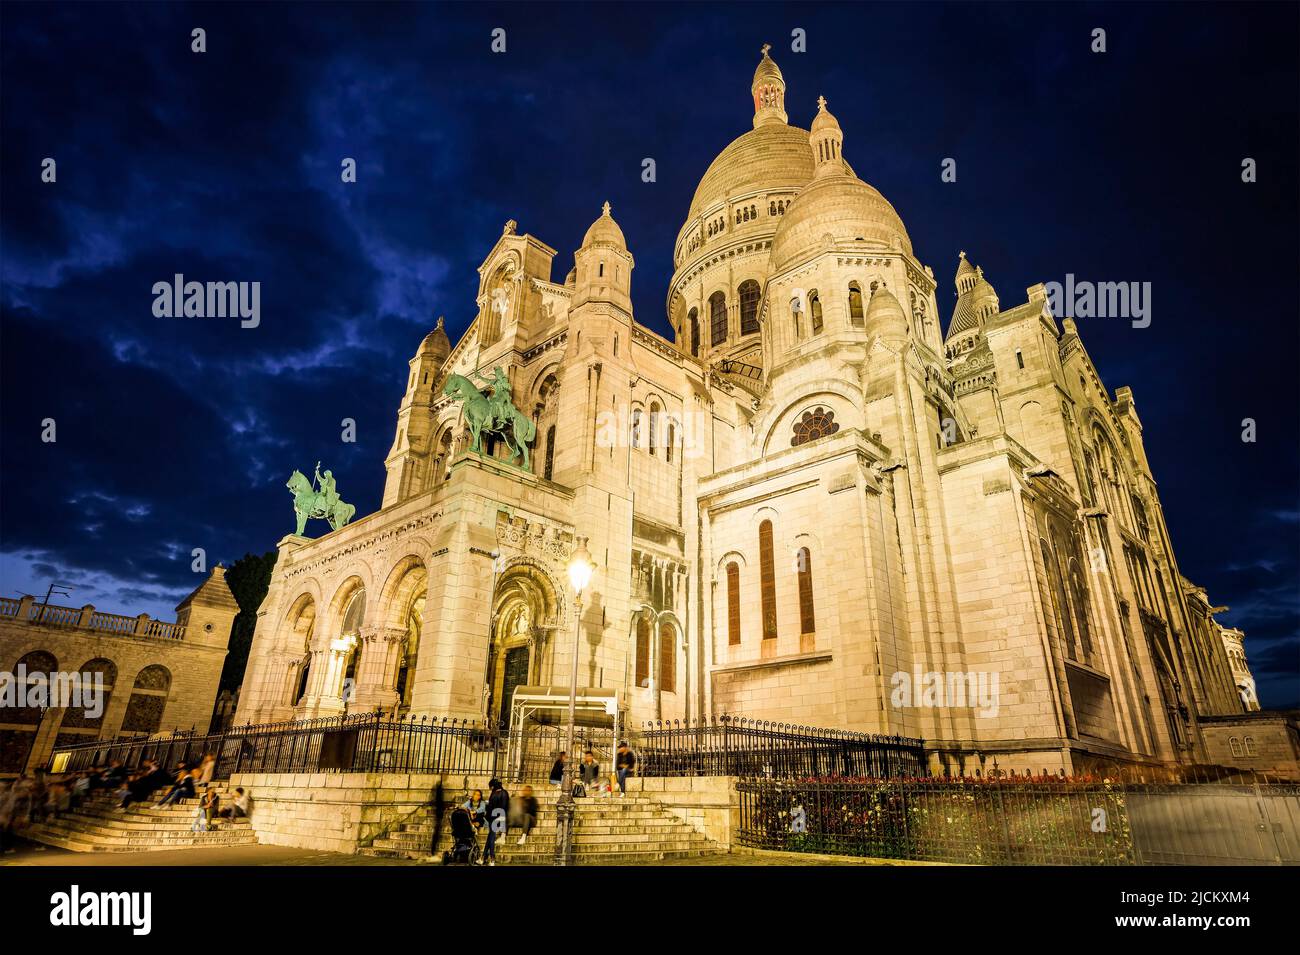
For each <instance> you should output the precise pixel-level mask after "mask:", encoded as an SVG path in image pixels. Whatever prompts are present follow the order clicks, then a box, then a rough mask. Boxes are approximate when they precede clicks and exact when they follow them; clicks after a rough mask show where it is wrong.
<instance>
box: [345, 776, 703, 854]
mask: <svg viewBox="0 0 1300 955" xmlns="http://www.w3.org/2000/svg"><path fill="white" fill-rule="evenodd" d="M509 788H510V789H511V792H512V793H513V792H515V791H516V790H517V788H518V784H516V785H514V786H512V787H509ZM533 794H534V795H535V796H536V797H537V802H538V809H539V815H538V819H537V825H536V826H535V827H534V828H533V832H532V835H530V836H529V837H528V841H527V842H526V843H525V844H524V845H522V846H520V845H517V844H516V843H517V840H518V839H519V835H520V830H518V829H511V830H510V831H509V833H508V834H507V835H506V836H504V837H499V838H498V839H497V847H496V852H497V864H498V865H518V864H532V865H551V864H553V863H554V861H555V803H556V801H557V800H558V798H559V793H558V792H557V791H556V790H555V789H553V788H552V787H550V786H548V785H546V784H545V783H543V784H540V785H536V786H534V787H533ZM575 805H576V807H577V810H576V813H575V816H574V823H573V854H574V862H575V863H577V864H579V865H609V864H613V863H621V864H629V863H630V864H636V863H640V862H655V861H659V860H661V859H682V858H689V857H694V856H707V855H719V854H721V853H723V852H724V851H725V850H723V849H721V848H719V847H718V845H717V844H716V843H714V842H713V841H712V840H710V839H709V838H708V837H706V836H705V835H703V834H702V833H700V832H699V831H698V830H696V829H695V828H693V827H692V826H691V825H690V824H689V823H686V822H684V821H683V820H682V819H680V818H679V817H677V816H676V815H674V814H673V813H672V812H670V811H669V810H667V809H665V808H663V807H662V806H660V805H659V804H658V803H656V802H655V801H654V800H653V799H650V798H647V797H646V796H642V795H639V794H637V795H634V794H632V793H629V794H628V795H627V796H625V797H619V796H617V795H614V796H589V797H585V798H582V799H578V800H576V801H575ZM449 817H450V809H448V812H447V815H446V816H444V817H443V821H442V833H441V836H440V838H439V843H438V854H437V856H435V857H434V858H435V859H436V860H437V861H441V854H442V852H443V851H445V850H449V849H450V848H451V841H452V840H451V823H450V818H449ZM432 835H433V819H432V815H431V814H421V816H420V818H419V819H418V820H417V821H413V822H407V823H404V824H403V825H402V826H400V827H399V828H398V829H396V830H394V831H392V832H390V833H388V835H386V836H383V837H380V838H377V839H375V840H374V842H373V843H372V844H371V845H370V846H368V847H365V848H363V849H361V850H360V851H361V854H362V855H369V856H380V857H387V858H398V859H418V860H425V861H428V860H429V858H430V856H429V840H430V838H431V837H432ZM486 839H487V836H486V834H480V836H479V846H480V847H482V846H483V845H484V844H485V842H486Z"/></svg>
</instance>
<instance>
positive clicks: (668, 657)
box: [659, 621, 677, 693]
mask: <svg viewBox="0 0 1300 955" xmlns="http://www.w3.org/2000/svg"><path fill="white" fill-rule="evenodd" d="M676 637H677V628H676V627H674V626H673V625H672V624H671V623H668V622H667V621H665V622H663V623H660V624H659V689H661V690H663V691H664V692H665V693H676V692H677V639H676Z"/></svg>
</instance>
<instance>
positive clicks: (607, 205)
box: [600, 200, 609, 215]
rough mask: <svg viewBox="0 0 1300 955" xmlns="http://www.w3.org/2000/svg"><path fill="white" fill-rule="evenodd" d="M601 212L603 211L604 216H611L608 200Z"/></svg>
mask: <svg viewBox="0 0 1300 955" xmlns="http://www.w3.org/2000/svg"><path fill="white" fill-rule="evenodd" d="M600 211H601V213H602V214H603V215H609V201H608V200H606V201H605V204H604V205H603V206H601V207H600Z"/></svg>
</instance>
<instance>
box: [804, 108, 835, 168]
mask: <svg viewBox="0 0 1300 955" xmlns="http://www.w3.org/2000/svg"><path fill="white" fill-rule="evenodd" d="M808 142H809V143H811V144H812V151H813V160H814V161H815V162H816V163H817V170H816V172H815V173H814V174H813V175H814V176H828V175H830V176H834V175H842V174H843V173H844V158H843V157H842V156H841V155H840V150H841V148H842V147H843V146H844V131H843V130H842V129H840V122H839V120H837V119H836V118H835V116H834V115H833V114H832V113H831V111H830V110H828V109H827V108H826V97H825V96H819V97H817V115H816V116H814V117H813V121H812V127H811V132H809V134H808Z"/></svg>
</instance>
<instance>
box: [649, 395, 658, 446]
mask: <svg viewBox="0 0 1300 955" xmlns="http://www.w3.org/2000/svg"><path fill="white" fill-rule="evenodd" d="M658 443H659V402H657V401H655V402H651V404H650V453H651V454H654V453H655V446H656V445H657V444H658Z"/></svg>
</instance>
